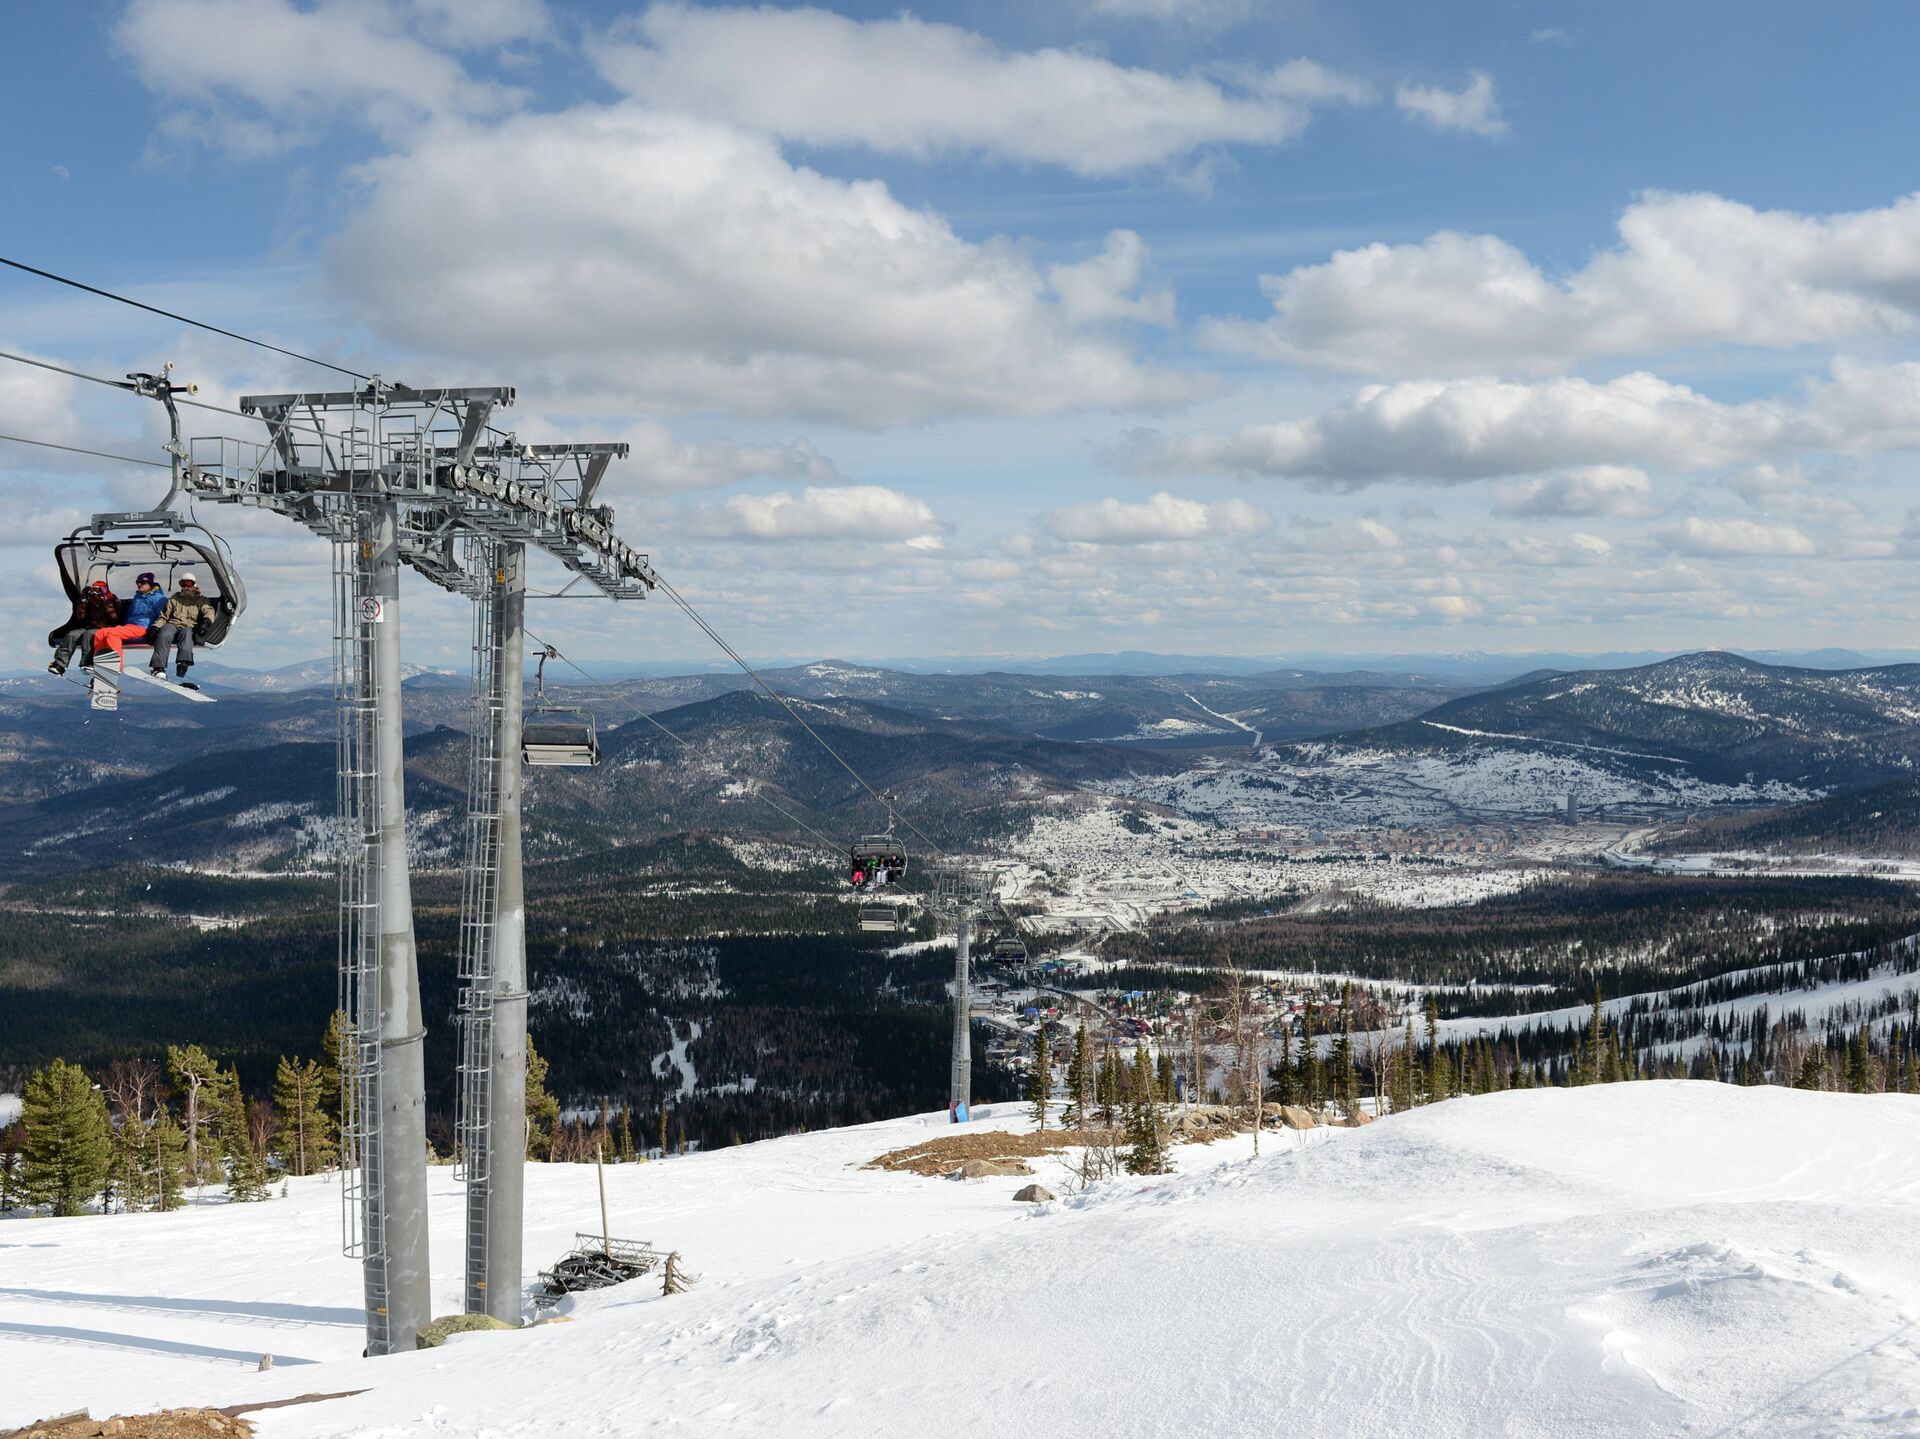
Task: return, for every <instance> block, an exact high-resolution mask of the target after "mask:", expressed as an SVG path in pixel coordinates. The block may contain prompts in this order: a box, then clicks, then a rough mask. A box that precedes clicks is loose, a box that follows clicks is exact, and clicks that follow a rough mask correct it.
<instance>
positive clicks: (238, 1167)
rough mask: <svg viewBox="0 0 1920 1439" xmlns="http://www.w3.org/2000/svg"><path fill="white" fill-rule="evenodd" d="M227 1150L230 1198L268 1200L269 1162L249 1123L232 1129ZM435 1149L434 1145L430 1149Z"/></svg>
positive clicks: (248, 1202) (227, 1141)
mask: <svg viewBox="0 0 1920 1439" xmlns="http://www.w3.org/2000/svg"><path fill="white" fill-rule="evenodd" d="M225 1143H226V1149H227V1198H228V1199H229V1200H231V1201H232V1202H233V1203H235V1204H251V1203H253V1202H254V1201H255V1200H259V1199H265V1198H266V1197H267V1181H268V1178H269V1176H268V1174H267V1160H266V1156H265V1155H263V1154H261V1152H260V1149H259V1146H258V1145H256V1144H255V1143H254V1142H253V1136H252V1135H251V1134H249V1133H248V1132H247V1127H246V1125H245V1124H241V1125H239V1126H238V1127H237V1128H233V1129H229V1131H228V1135H227V1139H226V1141H225ZM429 1147H431V1146H429Z"/></svg>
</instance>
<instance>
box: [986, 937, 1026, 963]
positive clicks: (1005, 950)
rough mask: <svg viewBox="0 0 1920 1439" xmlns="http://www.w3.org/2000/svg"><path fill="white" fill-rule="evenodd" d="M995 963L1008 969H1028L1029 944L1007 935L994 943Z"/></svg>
mask: <svg viewBox="0 0 1920 1439" xmlns="http://www.w3.org/2000/svg"><path fill="white" fill-rule="evenodd" d="M993 962H994V963H995V964H1003V965H1005V966H1006V967H1007V968H1008V969H1025V968H1026V967H1027V944H1026V941H1025V940H1023V939H1019V938H1016V937H1015V936H1013V935H1005V936H1002V937H1001V938H999V939H997V940H995V941H994V942H993Z"/></svg>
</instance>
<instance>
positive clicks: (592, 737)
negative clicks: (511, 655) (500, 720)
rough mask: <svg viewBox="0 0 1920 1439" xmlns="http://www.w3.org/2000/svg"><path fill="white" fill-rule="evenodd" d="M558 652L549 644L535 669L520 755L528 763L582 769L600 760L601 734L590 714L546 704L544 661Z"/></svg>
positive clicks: (522, 725)
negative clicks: (530, 702) (531, 697)
mask: <svg viewBox="0 0 1920 1439" xmlns="http://www.w3.org/2000/svg"><path fill="white" fill-rule="evenodd" d="M559 657H560V652H559V651H558V650H556V649H555V648H554V647H553V646H552V645H548V646H547V647H546V648H545V649H543V650H542V651H541V652H540V662H539V664H538V665H537V666H536V667H535V669H534V680H533V683H534V692H533V714H532V716H531V717H530V718H528V719H527V720H525V721H524V722H523V723H522V724H521V726H520V756H521V758H522V759H524V760H525V761H526V762H527V763H528V764H530V765H560V766H569V767H572V768H576V769H579V768H585V767H587V766H589V765H596V764H599V763H600V736H599V733H598V731H597V730H596V729H595V726H594V721H593V714H592V712H591V711H588V710H583V709H563V708H560V707H559V706H555V705H549V704H548V703H547V661H548V660H551V659H558V658H559Z"/></svg>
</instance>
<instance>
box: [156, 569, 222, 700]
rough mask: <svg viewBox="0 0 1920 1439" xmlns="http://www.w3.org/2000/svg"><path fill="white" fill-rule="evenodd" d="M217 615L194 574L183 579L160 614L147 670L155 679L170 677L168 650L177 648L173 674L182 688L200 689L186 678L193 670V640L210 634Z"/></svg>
mask: <svg viewBox="0 0 1920 1439" xmlns="http://www.w3.org/2000/svg"><path fill="white" fill-rule="evenodd" d="M216 613H217V611H216V608H215V605H214V602H213V601H212V600H211V599H209V598H207V596H205V595H203V594H201V593H200V582H199V581H198V580H196V579H195V578H194V577H193V576H192V575H182V576H180V588H179V589H177V590H175V591H174V592H173V597H172V598H171V599H169V600H168V601H167V604H166V608H165V609H163V610H162V611H161V612H160V631H159V633H158V634H157V635H156V636H155V637H154V641H153V663H152V664H151V665H150V666H149V667H148V668H149V669H150V670H151V672H152V674H153V675H154V677H155V678H157V679H163V680H164V679H165V678H166V677H167V651H168V650H170V649H175V648H176V647H177V649H178V651H179V653H178V655H177V656H176V658H175V663H174V673H175V674H176V675H178V676H179V679H180V687H181V688H182V689H189V690H197V689H199V688H200V686H199V685H197V684H195V683H194V682H193V681H192V680H190V679H188V678H187V671H188V670H190V669H192V668H193V641H194V638H195V637H196V636H198V635H204V634H205V633H206V632H207V628H208V626H210V625H211V624H212V623H213V620H214V616H215V614H216Z"/></svg>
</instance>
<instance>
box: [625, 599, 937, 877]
mask: <svg viewBox="0 0 1920 1439" xmlns="http://www.w3.org/2000/svg"><path fill="white" fill-rule="evenodd" d="M654 581H655V583H656V584H658V585H659V587H660V589H661V590H662V591H663V592H664V593H665V594H666V596H667V598H668V599H670V600H672V601H673V602H674V604H676V605H678V606H679V607H680V610H681V613H683V614H685V615H686V617H687V618H688V619H690V620H692V621H693V622H694V623H695V624H696V625H698V626H699V627H700V629H701V631H702V632H703V633H705V635H706V637H707V638H708V639H710V640H712V641H713V642H714V643H715V644H716V645H718V646H719V647H720V649H721V651H722V652H723V653H724V654H725V655H726V656H727V658H728V659H730V660H732V661H733V662H734V663H735V664H737V665H738V666H740V668H741V669H742V670H743V671H745V672H746V675H747V677H748V678H749V679H751V680H752V681H753V682H754V683H755V684H757V685H759V686H760V688H761V689H763V690H765V691H766V692H767V694H768V695H770V696H771V697H772V698H773V700H774V701H775V702H776V703H778V704H779V706H780V707H781V708H782V709H784V710H785V711H786V712H787V713H788V714H790V715H792V716H793V718H794V721H795V722H796V723H797V724H798V725H799V726H800V728H801V729H803V730H805V731H806V732H807V733H808V734H810V735H812V736H813V739H814V742H815V743H817V744H818V745H819V746H820V748H821V749H823V750H825V751H826V752H827V753H828V754H830V755H832V756H833V758H834V762H835V763H837V764H838V765H839V766H840V768H841V769H843V770H845V771H846V772H847V773H848V774H850V775H852V776H853V778H854V780H855V782H857V783H858V784H859V786H860V788H862V789H864V790H865V791H866V792H867V793H868V794H870V795H872V796H873V798H874V799H875V800H877V801H878V802H879V803H880V804H882V805H884V806H886V810H887V816H888V818H889V819H891V818H893V817H894V815H895V813H896V809H895V806H894V803H893V801H892V800H891V799H890V798H888V797H887V796H886V795H883V794H881V793H880V791H879V790H877V789H875V788H874V787H873V786H872V785H870V784H868V783H867V780H866V776H865V775H863V774H861V773H860V771H859V770H857V769H855V768H854V767H853V766H852V765H850V764H848V763H847V762H846V760H845V759H843V758H841V755H840V752H839V751H838V750H836V749H835V748H834V747H833V746H832V745H830V744H828V743H827V742H826V740H825V739H823V738H822V737H821V735H820V732H819V731H818V730H816V729H815V728H814V727H813V726H812V725H810V724H808V723H807V721H806V718H805V716H803V715H802V714H801V713H800V711H799V710H797V709H795V708H794V707H793V705H792V704H791V703H789V702H788V700H787V697H786V696H785V695H783V694H781V693H780V692H779V691H778V690H776V689H775V688H774V687H773V686H772V685H770V684H768V683H767V682H766V680H764V679H763V678H761V676H760V672H759V671H758V670H756V669H754V667H753V666H752V665H750V664H748V663H747V662H746V660H745V659H743V658H742V657H741V654H740V651H738V650H736V649H735V648H734V647H733V646H732V645H730V644H728V643H727V641H726V639H725V637H723V636H722V635H721V633H720V632H719V631H718V630H716V629H715V628H714V627H713V626H712V625H710V624H708V623H707V621H706V620H705V619H704V618H703V617H702V616H701V614H700V612H699V611H698V610H696V609H695V608H694V607H693V606H692V605H691V604H689V603H688V602H687V599H686V597H685V596H684V595H682V594H681V593H680V591H678V590H676V589H675V588H674V587H673V586H672V585H671V584H669V583H668V582H667V581H666V580H665V579H664V578H662V577H661V576H660V575H658V574H655V576H654ZM899 818H900V820H901V822H902V823H903V824H905V825H906V827H907V828H908V829H910V830H912V831H913V832H914V834H915V835H917V836H919V838H920V839H922V840H925V841H926V846H927V848H928V849H930V850H932V851H933V853H934V854H936V855H938V856H939V857H940V858H942V859H945V858H946V857H947V854H946V851H945V850H943V849H941V848H940V846H939V845H937V844H935V843H934V842H933V841H932V840H931V839H928V838H927V833H926V831H925V830H923V829H921V828H920V826H919V825H917V824H915V823H914V822H913V821H912V820H910V819H908V818H907V817H906V816H905V815H900V816H899Z"/></svg>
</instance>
